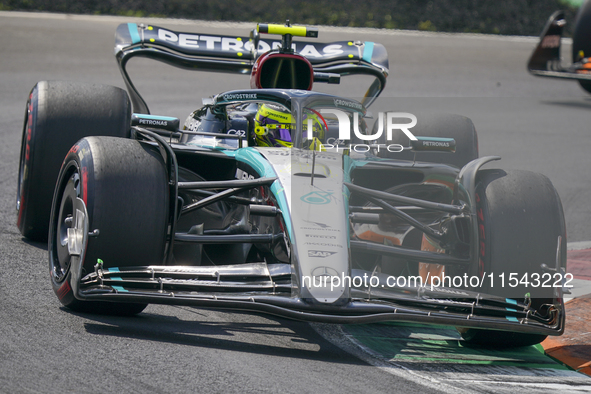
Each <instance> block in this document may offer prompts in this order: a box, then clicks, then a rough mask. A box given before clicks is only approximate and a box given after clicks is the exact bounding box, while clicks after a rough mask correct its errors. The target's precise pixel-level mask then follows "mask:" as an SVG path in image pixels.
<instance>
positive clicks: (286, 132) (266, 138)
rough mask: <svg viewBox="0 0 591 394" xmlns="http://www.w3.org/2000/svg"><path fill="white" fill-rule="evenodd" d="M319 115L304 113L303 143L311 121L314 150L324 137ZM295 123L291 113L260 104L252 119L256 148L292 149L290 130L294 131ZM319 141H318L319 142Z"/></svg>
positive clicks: (311, 112)
mask: <svg viewBox="0 0 591 394" xmlns="http://www.w3.org/2000/svg"><path fill="white" fill-rule="evenodd" d="M319 117H320V114H317V113H315V111H309V110H307V111H306V112H305V113H304V136H303V137H304V141H305V140H307V139H308V135H307V129H308V123H309V122H310V120H312V128H313V133H314V134H313V135H312V136H313V137H312V138H310V139H313V140H314V141H315V143H314V144H313V145H315V148H312V149H318V150H320V149H319V148H318V146H317V145H318V144H319V143H320V141H321V140H322V139H323V137H324V127H323V124H322V122H321V121H320V119H318V118H319ZM295 127H296V126H295V122H294V121H293V117H292V115H291V113H290V112H289V111H288V110H287V109H285V108H284V107H282V106H279V105H274V104H261V105H259V109H258V111H257V113H256V115H255V117H254V134H255V141H256V144H257V145H258V146H275V147H285V148H291V147H293V140H292V134H291V132H292V130H294V129H295ZM319 140H320V141H319Z"/></svg>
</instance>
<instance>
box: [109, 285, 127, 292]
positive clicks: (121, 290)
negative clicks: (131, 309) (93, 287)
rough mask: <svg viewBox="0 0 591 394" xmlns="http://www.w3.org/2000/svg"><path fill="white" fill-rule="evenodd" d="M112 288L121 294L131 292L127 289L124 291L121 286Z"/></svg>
mask: <svg viewBox="0 0 591 394" xmlns="http://www.w3.org/2000/svg"><path fill="white" fill-rule="evenodd" d="M111 287H112V288H113V289H115V290H117V291H120V292H123V293H128V292H129V290H125V289H124V288H123V287H121V286H111Z"/></svg>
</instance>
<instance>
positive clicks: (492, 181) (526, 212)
mask: <svg viewBox="0 0 591 394" xmlns="http://www.w3.org/2000/svg"><path fill="white" fill-rule="evenodd" d="M476 202H477V220H478V225H479V229H480V230H479V240H478V241H479V243H480V256H479V266H478V268H477V272H473V273H472V274H477V275H479V276H480V277H482V276H483V275H490V274H492V275H493V276H494V278H495V280H496V285H495V284H493V285H492V286H491V285H490V281H485V282H484V283H485V284H486V285H484V286H483V291H484V292H485V293H487V294H493V295H496V296H500V297H504V298H509V299H516V300H519V301H522V300H523V299H524V297H525V295H526V294H527V293H529V294H530V295H531V300H532V308H534V309H536V310H540V308H541V309H542V311H541V313H544V311H546V310H545V308H543V305H548V304H554V303H556V302H560V300H559V299H558V298H559V297H560V296H561V295H560V294H558V295H557V294H556V293H555V290H556V288H553V287H550V288H546V287H541V286H536V285H533V283H532V284H530V285H529V286H528V285H525V282H523V283H519V284H518V286H516V287H511V286H509V284H508V277H509V275H511V274H513V273H514V274H516V277H517V278H519V279H521V278H523V277H524V275H525V278H527V279H531V278H532V277H535V275H536V274H537V275H540V277H541V276H542V275H544V273H546V272H545V271H543V269H542V268H541V265H543V264H545V265H546V266H548V267H550V268H556V255H557V253H556V251H557V247H558V240H559V239H560V251H561V253H560V255H559V260H560V267H562V268H565V269H566V226H565V221H564V214H563V210H562V204H561V202H560V198H559V196H558V193H557V192H556V190H555V189H554V186H553V185H552V183H551V182H550V180H549V179H548V178H547V177H545V176H544V175H541V174H537V173H533V172H528V171H503V170H483V171H480V173H479V174H478V183H477V186H476ZM501 273H504V274H505V282H504V286H501V285H500V282H499V274H501ZM546 274H547V273H546ZM493 283H494V282H493ZM460 333H461V334H462V337H463V338H464V339H465V340H466V341H469V342H471V343H476V344H480V345H493V346H496V347H503V346H526V345H533V344H536V343H539V342H541V341H543V340H544V339H545V338H546V335H536V334H523V333H513V332H504V331H493V330H478V329H461V330H460Z"/></svg>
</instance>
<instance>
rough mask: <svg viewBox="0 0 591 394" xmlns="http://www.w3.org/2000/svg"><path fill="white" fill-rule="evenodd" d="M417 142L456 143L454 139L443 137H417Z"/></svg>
mask: <svg viewBox="0 0 591 394" xmlns="http://www.w3.org/2000/svg"><path fill="white" fill-rule="evenodd" d="M416 137H417V140H419V141H423V140H424V141H440V142H451V141H454V139H453V138H441V137H420V136H418V135H417V136H416Z"/></svg>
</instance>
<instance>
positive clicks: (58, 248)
mask: <svg viewBox="0 0 591 394" xmlns="http://www.w3.org/2000/svg"><path fill="white" fill-rule="evenodd" d="M64 178H65V177H64ZM66 179H67V181H66V184H65V186H63V189H62V190H63V191H62V192H61V198H60V200H59V211H57V212H56V213H57V215H55V216H54V221H53V230H54V231H53V233H52V235H51V244H52V246H51V247H52V252H53V253H52V258H51V262H52V275H53V276H54V279H55V280H56V282H58V283H59V282H61V281H63V280H64V279H65V277H66V275H67V274H68V272H69V269H70V264H71V261H72V257H73V256H74V255H76V256H78V255H79V253H75V252H72V251H73V250H78V251H79V250H80V249H81V244H80V238H79V237H76V233H77V230H79V229H80V227H81V226H82V227H83V221H84V220H86V217H85V216H84V215H82V216H80V214H77V213H76V204H75V201H76V199H77V198H79V197H80V175H79V173H78V171H77V170H75V171H74V172H72V173H71V175H70V176H69V177H67V178H66ZM57 207H58V205H57V203H56V206H54V209H56V208H57Z"/></svg>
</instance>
